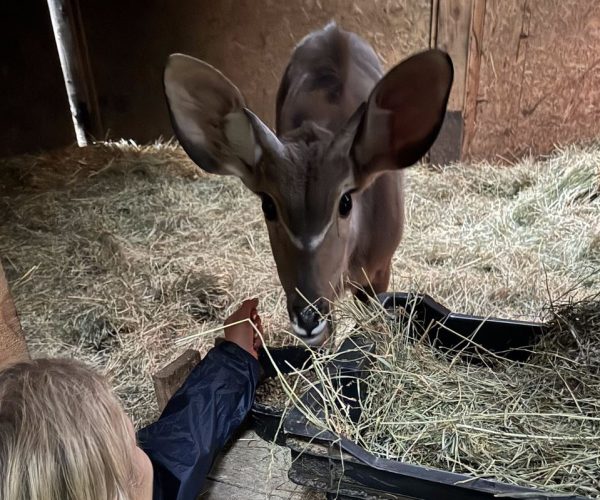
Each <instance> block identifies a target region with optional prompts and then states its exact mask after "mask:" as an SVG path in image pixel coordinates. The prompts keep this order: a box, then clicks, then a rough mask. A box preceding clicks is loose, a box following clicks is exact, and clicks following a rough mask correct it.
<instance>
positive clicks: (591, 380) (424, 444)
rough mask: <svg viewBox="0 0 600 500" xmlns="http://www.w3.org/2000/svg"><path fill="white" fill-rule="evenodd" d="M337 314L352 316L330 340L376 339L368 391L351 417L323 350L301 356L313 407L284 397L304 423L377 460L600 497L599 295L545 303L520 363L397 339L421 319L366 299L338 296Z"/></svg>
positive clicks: (415, 328) (345, 317)
mask: <svg viewBox="0 0 600 500" xmlns="http://www.w3.org/2000/svg"><path fill="white" fill-rule="evenodd" d="M338 314H340V316H342V318H341V319H342V321H345V320H349V321H351V322H353V323H355V324H356V327H355V328H350V329H348V330H347V331H346V333H345V334H341V336H342V337H344V336H347V335H352V334H356V333H358V332H362V333H363V334H366V335H367V337H368V338H369V339H372V340H374V341H375V343H376V352H375V353H374V354H372V355H369V356H371V358H372V359H371V361H372V366H371V368H370V372H369V375H368V376H367V378H366V379H365V382H366V386H367V387H368V394H367V396H366V397H365V398H364V399H363V400H362V401H360V406H361V407H362V415H361V417H360V420H359V421H358V422H356V423H354V422H352V421H351V420H350V419H349V417H348V414H347V411H346V409H345V408H344V407H343V406H342V405H340V404H339V403H340V397H341V396H340V394H339V388H337V387H335V386H334V385H333V384H332V383H331V381H330V380H329V379H328V378H327V375H326V370H325V369H324V366H325V364H326V363H328V362H330V361H331V360H332V355H331V354H319V353H315V354H313V364H314V373H315V375H316V377H317V379H318V382H320V383H321V385H320V386H318V397H319V398H321V399H322V401H323V406H324V408H325V412H324V416H317V415H315V414H314V412H313V411H312V410H311V409H309V408H306V407H305V406H304V405H301V404H300V405H299V404H297V403H296V406H297V407H298V408H299V409H300V411H301V412H303V413H304V415H305V416H306V417H307V419H308V420H309V421H310V422H311V423H313V424H315V425H318V426H319V427H321V428H326V429H328V430H331V431H333V432H334V433H336V434H338V435H343V436H345V437H348V438H350V439H352V440H354V441H355V442H357V443H359V444H360V445H361V446H362V447H364V448H365V449H366V450H368V451H369V452H371V453H373V454H375V455H378V456H381V457H384V458H388V459H394V460H401V461H404V462H409V463H413V464H417V465H422V466H429V467H436V468H439V469H444V470H448V471H453V472H458V473H466V474H470V475H473V476H477V477H485V478H491V479H495V480H500V481H503V482H507V483H511V484H517V485H521V486H526V487H533V488H539V489H541V490H545V491H548V492H556V493H571V494H572V493H576V494H580V495H586V496H592V497H596V498H600V473H599V471H600V294H599V295H596V296H594V297H590V298H588V299H586V300H582V301H579V302H575V303H566V304H561V305H559V304H553V305H552V306H551V308H550V309H549V311H548V317H549V318H548V321H549V325H550V330H549V333H548V334H547V335H546V336H545V337H544V338H543V339H542V340H541V341H540V342H539V343H538V345H536V346H535V348H534V349H533V351H532V354H531V358H530V359H529V361H528V362H526V363H517V362H513V361H510V360H508V359H506V358H502V357H500V356H497V355H491V354H490V355H481V357H480V358H479V359H478V360H477V361H478V363H473V362H467V361H465V360H463V359H461V358H460V357H459V356H458V355H448V354H443V353H441V352H440V351H438V350H435V349H433V348H432V347H431V346H430V345H429V344H428V343H426V342H423V341H417V342H409V341H408V337H409V335H408V334H409V332H410V331H411V330H412V331H413V333H414V332H415V331H418V332H421V333H423V331H424V329H425V328H424V325H418V324H417V323H416V320H415V318H411V317H407V316H405V315H403V314H402V313H399V314H398V315H397V316H396V317H394V318H390V315H389V313H388V312H386V311H384V310H383V309H382V307H381V306H380V305H379V304H378V303H373V304H370V305H369V306H368V307H367V306H364V305H362V304H358V303H355V302H353V301H350V302H346V303H344V304H343V306H342V310H341V311H338ZM338 333H341V332H338ZM423 338H424V336H423ZM336 340H337V341H338V342H341V341H343V338H338V339H336ZM367 355H368V354H367ZM311 385H313V384H311ZM290 389H291V388H290V386H289V385H288V384H285V385H284V391H285V392H286V393H287V392H290ZM292 399H293V400H294V401H298V394H294V395H293V398H292Z"/></svg>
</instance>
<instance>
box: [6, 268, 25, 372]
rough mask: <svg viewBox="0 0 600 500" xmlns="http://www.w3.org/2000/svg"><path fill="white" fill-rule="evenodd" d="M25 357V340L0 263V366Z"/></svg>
mask: <svg viewBox="0 0 600 500" xmlns="http://www.w3.org/2000/svg"><path fill="white" fill-rule="evenodd" d="M27 358H29V351H28V350H27V342H26V341H25V336H24V335H23V331H22V330H21V324H20V322H19V317H18V316H17V311H16V309H15V305H14V303H13V300H12V297H11V295H10V291H9V289H8V282H7V281H6V276H5V275H4V269H3V268H2V264H1V263H0V367H1V366H2V365H3V364H5V363H8V362H11V361H18V360H21V359H27Z"/></svg>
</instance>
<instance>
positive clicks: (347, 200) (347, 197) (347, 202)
mask: <svg viewBox="0 0 600 500" xmlns="http://www.w3.org/2000/svg"><path fill="white" fill-rule="evenodd" d="M350 210H352V195H351V194H350V193H344V195H343V196H342V198H341V200H340V208H339V211H340V216H341V217H348V215H350Z"/></svg>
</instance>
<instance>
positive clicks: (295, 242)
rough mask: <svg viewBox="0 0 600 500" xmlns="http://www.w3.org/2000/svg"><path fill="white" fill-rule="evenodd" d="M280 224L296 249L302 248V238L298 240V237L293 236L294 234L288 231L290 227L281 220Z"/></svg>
mask: <svg viewBox="0 0 600 500" xmlns="http://www.w3.org/2000/svg"><path fill="white" fill-rule="evenodd" d="M281 225H282V226H283V228H284V229H285V232H286V233H287V235H288V237H289V238H290V241H291V242H292V244H293V245H294V246H295V247H296V248H297V249H298V250H302V249H303V248H304V245H303V244H302V240H300V238H298V237H296V236H294V234H293V233H292V232H291V231H290V228H289V227H287V226H286V225H285V224H284V223H283V221H282V222H281Z"/></svg>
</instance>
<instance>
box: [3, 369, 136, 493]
mask: <svg viewBox="0 0 600 500" xmlns="http://www.w3.org/2000/svg"><path fill="white" fill-rule="evenodd" d="M132 432H133V429H132V427H131V423H130V421H129V420H128V418H127V416H126V415H125V413H124V412H123V410H122V408H121V406H120V404H119V402H118V401H117V399H116V397H115V396H114V394H113V393H112V391H111V389H110V387H109V386H108V383H107V382H106V381H105V380H104V379H103V378H102V377H101V376H100V375H98V374H96V373H94V372H93V371H91V370H90V369H88V368H87V367H86V366H85V365H83V364H82V363H79V362H76V361H72V360H66V359H54V360H51V359H37V360H34V361H25V362H20V363H16V364H14V365H12V366H9V367H7V368H5V369H4V370H1V371H0V498H2V499H4V500H26V499H27V500H130V499H132V498H133V488H134V484H135V471H134V469H135V467H134V465H133V464H134V436H133V435H132Z"/></svg>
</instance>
